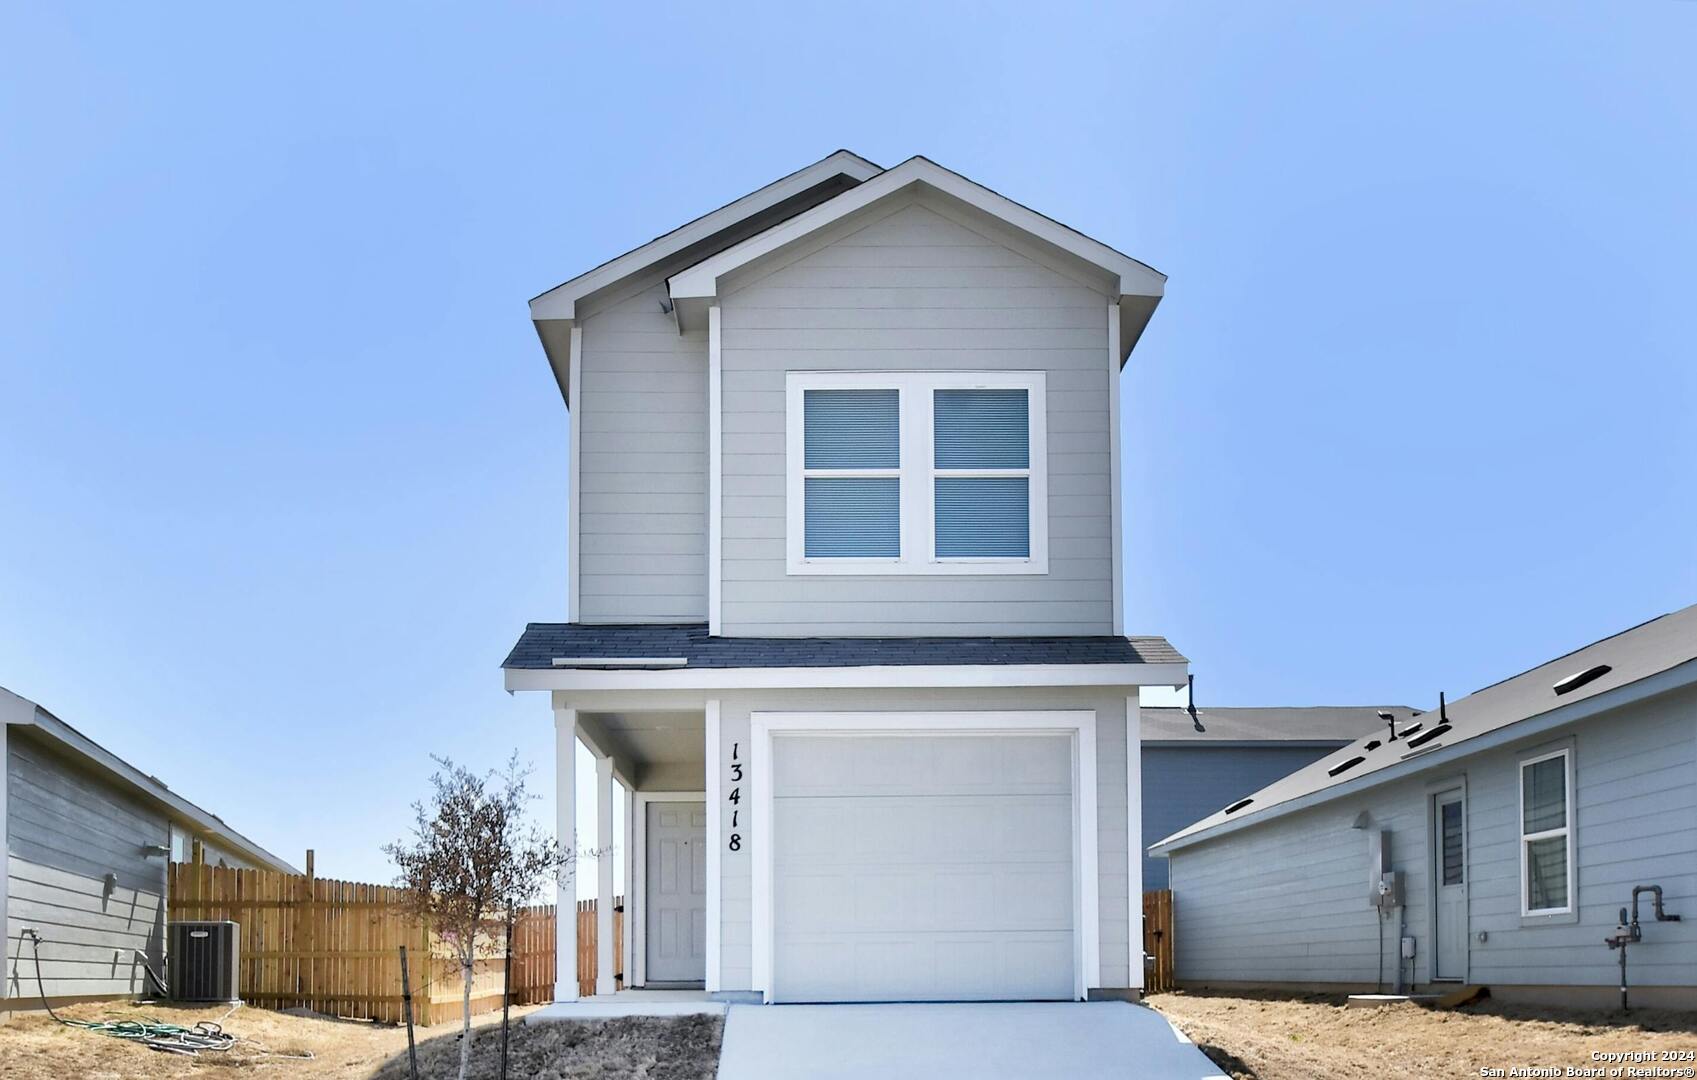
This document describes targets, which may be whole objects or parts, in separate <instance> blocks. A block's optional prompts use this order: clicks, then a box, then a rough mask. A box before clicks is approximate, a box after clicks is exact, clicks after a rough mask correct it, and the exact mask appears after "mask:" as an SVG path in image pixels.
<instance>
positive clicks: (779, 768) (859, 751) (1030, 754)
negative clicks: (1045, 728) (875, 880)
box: [772, 734, 1072, 798]
mask: <svg viewBox="0 0 1697 1080" xmlns="http://www.w3.org/2000/svg"><path fill="white" fill-rule="evenodd" d="M772 773H773V788H772V793H773V794H774V795H775V796H777V797H780V798H782V797H784V796H792V795H820V796H828V795H843V796H856V797H868V796H883V795H895V796H899V795H927V796H939V795H977V794H984V793H996V794H1019V795H1064V794H1068V793H1070V792H1071V791H1072V742H1071V740H1070V739H1068V738H1064V737H1059V736H1007V735H974V734H967V735H904V736H860V737H849V736H836V735H809V736H798V735H779V736H777V737H775V738H774V739H773V740H772Z"/></svg>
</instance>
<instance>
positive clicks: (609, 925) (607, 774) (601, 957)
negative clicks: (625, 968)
mask: <svg viewBox="0 0 1697 1080" xmlns="http://www.w3.org/2000/svg"><path fill="white" fill-rule="evenodd" d="M595 877H596V881H595V992H596V993H597V994H611V993H613V992H614V991H615V990H617V989H618V984H617V983H616V982H615V980H614V971H613V759H612V758H611V757H598V758H596V759H595Z"/></svg>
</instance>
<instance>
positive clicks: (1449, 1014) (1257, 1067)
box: [1148, 993, 1697, 1080]
mask: <svg viewBox="0 0 1697 1080" xmlns="http://www.w3.org/2000/svg"><path fill="white" fill-rule="evenodd" d="M1148 1000H1149V1004H1151V1005H1153V1006H1154V1007H1155V1008H1156V1009H1159V1010H1160V1011H1161V1012H1162V1013H1163V1014H1164V1015H1165V1016H1166V1017H1167V1018H1168V1019H1169V1020H1171V1021H1172V1022H1173V1023H1174V1024H1175V1025H1177V1026H1178V1028H1179V1029H1180V1030H1182V1031H1183V1032H1184V1033H1185V1034H1186V1035H1187V1036H1189V1037H1190V1039H1191V1040H1192V1041H1194V1042H1195V1043H1196V1044H1197V1045H1198V1046H1199V1047H1201V1048H1202V1050H1203V1052H1204V1053H1206V1054H1208V1056H1209V1057H1210V1058H1211V1059H1212V1060H1213V1061H1214V1062H1215V1063H1216V1064H1218V1065H1219V1066H1220V1068H1221V1071H1223V1072H1225V1073H1227V1074H1228V1075H1230V1076H1232V1077H1235V1078H1237V1080H1345V1078H1347V1080H1359V1078H1363V1077H1374V1078H1379V1077H1389V1076H1422V1077H1433V1078H1444V1077H1463V1076H1471V1077H1477V1076H1487V1075H1491V1074H1490V1073H1487V1072H1482V1071H1481V1070H1486V1069H1502V1070H1504V1073H1503V1074H1499V1075H1507V1074H1508V1070H1512V1069H1514V1068H1516V1067H1521V1068H1524V1067H1527V1066H1533V1067H1544V1068H1555V1069H1558V1070H1565V1069H1566V1068H1568V1067H1586V1068H1596V1067H1598V1066H1599V1065H1600V1064H1601V1065H1603V1066H1604V1068H1605V1069H1606V1068H1607V1067H1608V1066H1607V1064H1606V1063H1600V1062H1598V1061H1596V1060H1594V1059H1593V1057H1592V1055H1593V1054H1594V1053H1596V1052H1604V1053H1616V1054H1618V1053H1629V1052H1634V1051H1637V1052H1652V1053H1657V1054H1659V1053H1661V1052H1663V1051H1685V1052H1690V1051H1697V1014H1692V1013H1682V1012H1681V1013H1675V1012H1655V1011H1651V1010H1644V1011H1641V1012H1640V1011H1635V1012H1633V1013H1632V1014H1631V1015H1630V1016H1628V1017H1624V1018H1623V1017H1622V1016H1620V1015H1619V1014H1618V1013H1606V1012H1600V1011H1598V1012H1566V1011H1561V1010H1556V1009H1541V1008H1531V1007H1522V1006H1510V1005H1500V1004H1497V1003H1494V1002H1491V1001H1489V1000H1488V999H1487V1000H1486V1001H1484V1002H1482V1003H1480V1004H1477V1005H1470V1006H1467V1007H1465V1008H1461V1009H1455V1010H1440V1009H1429V1008H1425V1007H1423V1006H1420V1005H1390V1006H1386V1007H1384V1008H1379V1009H1346V1008H1344V1007H1343V998H1341V997H1331V996H1321V995H1276V994H1267V995H1256V996H1229V995H1225V994H1210V993H1172V994H1154V995H1151V996H1150V998H1149V999H1148ZM1616 1064H1620V1063H1616ZM1644 1064H1645V1065H1652V1066H1655V1065H1660V1066H1662V1067H1672V1068H1676V1069H1677V1068H1689V1067H1691V1066H1692V1065H1693V1064H1694V1063H1693V1062H1690V1061H1674V1062H1660V1061H1646V1062H1644Z"/></svg>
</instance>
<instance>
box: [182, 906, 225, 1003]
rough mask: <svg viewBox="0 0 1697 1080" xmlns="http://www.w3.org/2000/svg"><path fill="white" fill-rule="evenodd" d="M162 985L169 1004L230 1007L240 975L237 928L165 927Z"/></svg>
mask: <svg viewBox="0 0 1697 1080" xmlns="http://www.w3.org/2000/svg"><path fill="white" fill-rule="evenodd" d="M166 948H167V952H166V984H167V986H168V987H169V988H170V991H171V1000H172V1001H216V1002H228V1003H231V1004H234V1003H235V1002H237V1001H240V1000H241V996H240V994H239V992H238V988H239V987H240V985H241V984H240V982H239V979H240V972H241V926H240V925H239V924H237V923H233V922H174V923H170V924H168V926H167V937H166Z"/></svg>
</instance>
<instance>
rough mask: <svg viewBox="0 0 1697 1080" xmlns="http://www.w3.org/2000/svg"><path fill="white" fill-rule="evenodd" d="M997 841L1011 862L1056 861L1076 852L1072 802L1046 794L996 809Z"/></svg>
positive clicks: (1007, 803)
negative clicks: (1058, 855) (1059, 856)
mask: <svg viewBox="0 0 1697 1080" xmlns="http://www.w3.org/2000/svg"><path fill="white" fill-rule="evenodd" d="M995 825H996V834H997V835H996V841H997V845H998V846H999V847H1000V849H1001V851H1002V854H1003V856H1004V857H1005V858H1006V859H1007V860H1009V861H1017V860H1020V859H1025V858H1030V857H1035V858H1039V859H1047V858H1052V857H1053V855H1054V853H1055V852H1057V851H1071V849H1072V799H1071V798H1069V797H1066V796H1055V795H1044V796H1034V797H1029V798H1017V799H1006V800H1002V801H1000V803H999V804H998V805H997V807H996V817H995Z"/></svg>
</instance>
